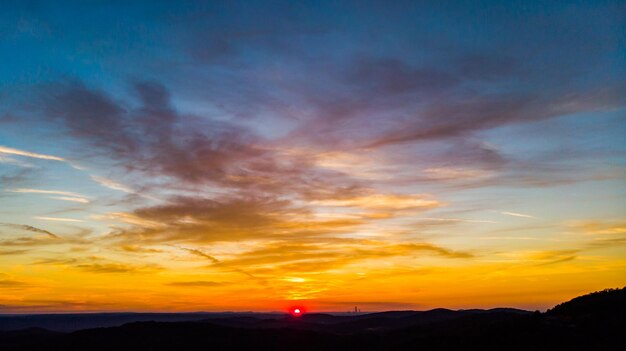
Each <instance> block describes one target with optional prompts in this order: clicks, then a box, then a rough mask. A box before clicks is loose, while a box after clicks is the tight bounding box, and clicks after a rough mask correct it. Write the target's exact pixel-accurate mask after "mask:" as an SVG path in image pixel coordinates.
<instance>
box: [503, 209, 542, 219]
mask: <svg viewBox="0 0 626 351" xmlns="http://www.w3.org/2000/svg"><path fill="white" fill-rule="evenodd" d="M500 214H503V215H505V216H513V217H522V218H537V217H535V216H531V215H529V214H524V213H518V212H507V211H504V212H500Z"/></svg>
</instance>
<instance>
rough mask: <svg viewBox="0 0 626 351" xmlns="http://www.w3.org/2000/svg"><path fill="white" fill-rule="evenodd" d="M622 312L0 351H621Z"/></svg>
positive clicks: (210, 326)
mask: <svg viewBox="0 0 626 351" xmlns="http://www.w3.org/2000/svg"><path fill="white" fill-rule="evenodd" d="M624 306H626V290H625V289H611V290H604V291H601V292H597V293H592V294H589V295H585V296H581V297H578V298H575V299H572V300H571V301H568V302H565V303H562V304H559V305H557V306H555V307H554V308H552V309H550V310H548V311H547V312H546V313H540V312H528V311H522V310H517V309H508V308H500V309H492V310H460V311H452V310H446V309H435V310H430V311H423V312H419V311H390V312H381V313H372V314H354V315H332V314H309V315H304V316H301V317H292V316H288V315H284V314H250V313H248V314H234V313H230V314H229V313H224V314H205V315H203V317H209V318H204V319H203V320H196V321H185V322H169V321H165V322H163V321H162V322H155V321H150V322H133V323H128V324H125V325H122V326H117V327H107V328H93V329H85V330H79V331H74V332H71V333H59V332H52V331H48V330H45V329H41V328H29V329H22V330H14V331H0V350H3V351H5V350H6V351H19V350H64V351H65V350H67V351H78V350H95V351H99V350H133V351H141V350H151V351H161V350H162V351H166V350H303V351H306V350H322V351H323V350H364V351H368V350H369V351H374V350H392V351H393V350H464V351H465V350H487V351H488V350H513V351H515V350H520V351H521V350H524V351H526V350H546V351H547V350H551V351H552V350H625V349H626V323H625V319H624ZM155 316H157V317H160V318H165V317H163V316H161V315H159V314H156V315H155ZM183 317H184V316H183V315H180V314H177V315H176V317H175V318H183ZM194 317H197V316H196V315H194ZM33 318H34V317H33ZM48 321H49V320H48Z"/></svg>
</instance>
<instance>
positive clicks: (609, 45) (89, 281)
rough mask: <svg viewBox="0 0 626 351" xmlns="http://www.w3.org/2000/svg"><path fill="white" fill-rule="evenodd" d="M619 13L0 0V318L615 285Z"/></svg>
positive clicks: (621, 95) (504, 297)
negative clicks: (7, 316) (2, 315)
mask: <svg viewBox="0 0 626 351" xmlns="http://www.w3.org/2000/svg"><path fill="white" fill-rule="evenodd" d="M625 33H626V5H625V3H624V2H623V1H550V2H528V1H509V2H501V1H473V2H464V1H450V2H449V1H438V2H432V3H431V4H428V3H426V2H404V1H398V2H377V1H359V2H344V1H299V2H288V1H284V2H282V1H251V2H243V1H229V2H212V1H211V2H204V1H177V2H167V1H133V2H122V1H93V2H81V1H7V2H5V3H3V6H2V8H1V9H0V57H2V61H1V62H2V64H1V65H0V313H47V312H88V311H93V312H103V311H137V312H141V311H161V312H182V311H258V312H263V311H286V310H288V309H289V308H290V307H293V306H302V307H303V308H305V309H306V310H308V311H311V312H320V311H347V310H350V309H352V308H353V307H354V306H359V308H361V309H362V310H363V311H364V312H366V311H367V312H370V311H383V310H402V309H412V310H426V309H432V308H439V307H444V308H451V309H468V308H493V307H514V308H522V309H528V310H535V309H540V310H545V309H546V308H549V307H552V306H554V305H555V304H557V303H560V302H562V301H566V300H568V299H570V298H572V297H575V296H578V295H582V294H585V293H588V292H591V291H597V290H602V289H605V288H612V287H623V286H624V285H626V250H625V248H626V201H625V199H626V138H624V136H625V135H626V120H625V116H626V114H625V113H626V79H625V78H626V57H625V55H624V53H625V52H626V41H625V40H624V38H625V37H624V34H625Z"/></svg>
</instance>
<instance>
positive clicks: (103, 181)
mask: <svg viewBox="0 0 626 351" xmlns="http://www.w3.org/2000/svg"><path fill="white" fill-rule="evenodd" d="M91 179H92V180H93V181H95V182H96V183H98V184H100V185H102V186H103V187H106V188H109V189H112V190H117V191H122V192H125V193H129V194H132V193H134V192H135V191H133V189H131V188H129V187H127V186H126V185H124V184H121V183H118V182H116V181H114V180H111V179H108V178H105V177H100V176H97V175H92V176H91Z"/></svg>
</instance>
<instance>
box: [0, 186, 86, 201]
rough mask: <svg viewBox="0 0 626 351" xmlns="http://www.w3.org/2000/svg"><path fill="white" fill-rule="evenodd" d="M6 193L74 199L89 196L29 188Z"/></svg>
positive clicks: (11, 190)
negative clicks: (58, 196) (49, 195)
mask: <svg viewBox="0 0 626 351" xmlns="http://www.w3.org/2000/svg"><path fill="white" fill-rule="evenodd" d="M6 191H8V192H11V193H32V194H53V195H63V196H68V197H72V198H83V199H84V198H86V197H87V196H85V195H81V194H78V193H74V192H70V191H62V190H42V189H28V188H17V189H7V190H6Z"/></svg>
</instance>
